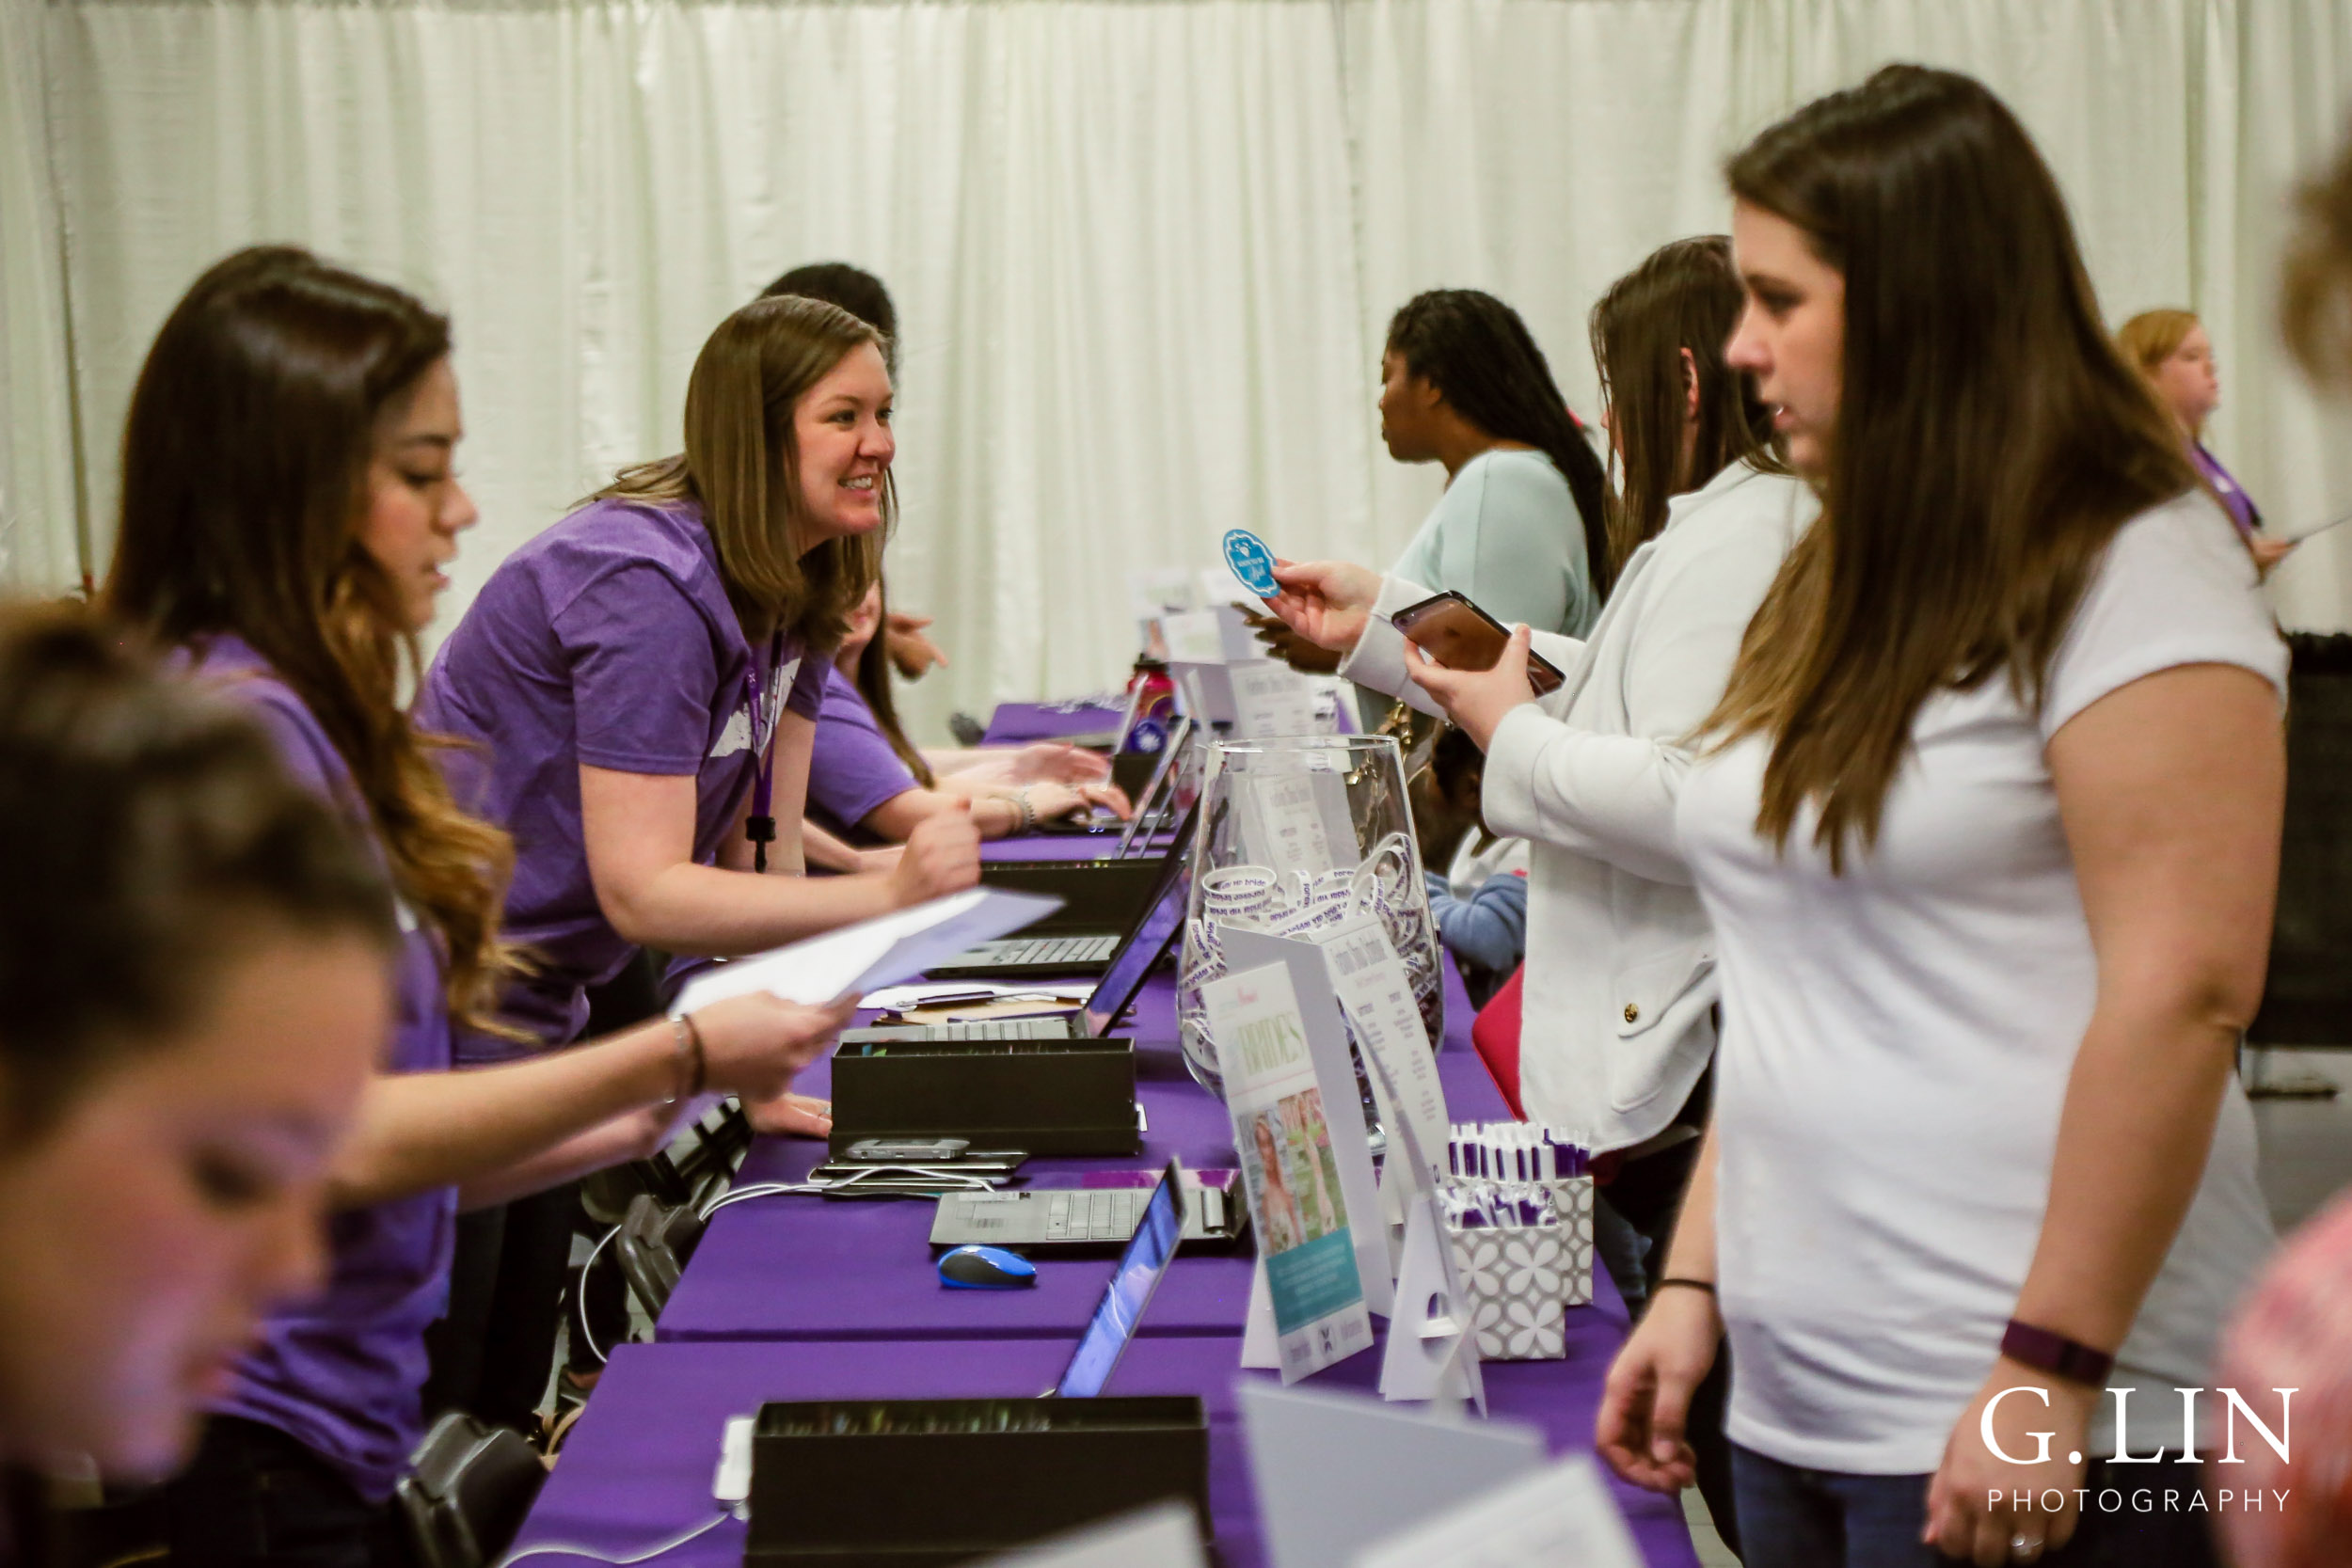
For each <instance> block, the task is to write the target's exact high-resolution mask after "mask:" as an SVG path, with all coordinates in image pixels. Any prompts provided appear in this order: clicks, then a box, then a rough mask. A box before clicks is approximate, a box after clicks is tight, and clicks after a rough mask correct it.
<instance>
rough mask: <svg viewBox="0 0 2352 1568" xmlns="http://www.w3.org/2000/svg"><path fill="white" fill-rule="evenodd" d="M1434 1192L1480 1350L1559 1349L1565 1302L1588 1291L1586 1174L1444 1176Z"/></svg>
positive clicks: (1582, 1301) (1491, 1357)
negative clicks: (1522, 1177)
mask: <svg viewBox="0 0 2352 1568" xmlns="http://www.w3.org/2000/svg"><path fill="white" fill-rule="evenodd" d="M1438 1205H1439V1209H1440V1212H1442V1213H1443V1214H1444V1215H1445V1228H1446V1237H1447V1239H1448V1240H1449V1241H1450V1242H1451V1243H1453V1246H1454V1267H1455V1269H1456V1270H1457V1271H1458V1272H1459V1273H1460V1275H1461V1277H1462V1286H1463V1289H1464V1290H1465V1291H1468V1292H1469V1294H1470V1303H1471V1313H1472V1318H1473V1321H1474V1322H1475V1323H1476V1324H1477V1328H1478V1354H1479V1357H1480V1359H1482V1360H1486V1361H1556V1360H1558V1359H1560V1358H1561V1357H1563V1356H1565V1354H1567V1308H1569V1307H1589V1306H1590V1305H1592V1300H1593V1179H1592V1178H1591V1177H1589V1176H1562V1177H1553V1178H1551V1179H1549V1180H1534V1181H1516V1180H1514V1181H1498V1180H1487V1179H1486V1178H1480V1177H1446V1178H1443V1179H1441V1180H1439V1181H1438Z"/></svg>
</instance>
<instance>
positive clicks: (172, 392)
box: [105, 246, 847, 1568]
mask: <svg viewBox="0 0 2352 1568" xmlns="http://www.w3.org/2000/svg"><path fill="white" fill-rule="evenodd" d="M460 435H461V427H460V422H459V419H458V409H457V387H456V381H455V379H454V377H453V375H452V373H451V370H450V362H449V325H448V323H447V321H446V320H445V319H443V318H442V317H440V316H437V315H435V314H433V313H432V312H431V311H428V310H426V309H424V308H423V307H422V306H421V305H420V304H418V303H417V301H416V300H414V299H412V298H411V297H409V296H408V295H407V294H405V293H401V292H400V291H398V290H396V289H391V288H388V287H386V286H384V285H382V284H378V283H375V282H372V281H370V280H369V279H367V278H363V277H357V276H354V275H353V274H350V273H347V272H343V271H341V270H339V269H336V268H333V267H329V266H326V265H325V264H324V263H322V262H320V261H317V260H315V259H314V258H312V257H311V256H310V255H309V254H308V253H306V252H303V251H300V250H295V249H291V248H287V247H279V246H272V247H261V248H256V249H252V250H246V251H242V252H240V253H238V254H236V255H234V256H231V257H230V258H229V259H228V260H226V261H222V262H220V263H219V264H218V265H216V266H215V267H214V268H213V269H212V270H211V271H210V272H208V273H206V274H205V275H204V276H203V277H201V278H199V279H198V280H197V283H196V284H195V286H194V287H193V288H192V289H190V291H189V292H188V294H187V296H186V297H185V298H184V299H183V300H182V301H181V303H180V304H179V306H178V307H177V308H176V309H174V310H173V311H172V313H171V316H170V317H169V319H167V321H166V322H165V324H164V326H163V330H162V331H161V332H160V333H159V334H158V336H157V338H156V341H155V344H154V347H153V348H152V349H151V351H150V353H149V355H148V359H147V363H146V365H145V367H144V368H143V369H142V370H141V372H140V375H139V380H138V384H137V387H136V388H135V390H134V392H133V394H132V400H131V410H130V416H129V420H128V423H127V427H126V429H125V433H124V438H123V477H122V497H121V526H120V533H119V538H118V540H117V543H116V546H115V551H114V566H113V571H112V574H111V576H110V577H109V578H108V581H107V584H106V592H105V599H106V603H107V606H108V608H109V609H110V610H113V611H114V612H115V613H116V614H117V615H118V616H119V617H120V618H121V619H122V620H123V621H124V622H126V623H127V624H129V625H131V626H135V627H137V628H139V629H140V630H142V631H144V632H145V633H147V634H149V635H150V636H151V637H152V638H154V640H155V641H157V642H158V643H159V644H161V645H163V646H166V647H168V648H173V649H176V650H179V654H180V657H181V658H182V659H183V661H184V663H185V665H186V666H187V667H188V668H189V669H190V670H191V672H192V673H193V675H194V677H195V678H196V679H199V680H200V681H202V682H204V683H205V684H206V685H208V686H212V687H215V688H216V689H220V690H222V691H225V692H227V693H228V694H230V696H232V697H234V698H236V699H238V700H239V701H241V702H242V703H244V704H246V705H248V706H249V707H250V709H251V710H252V711H253V712H254V713H255V714H256V715H257V716H258V717H259V718H260V719H261V720H262V723H263V726H264V727H265V728H266V729H268V730H269V731H270V732H271V734H272V736H273V737H274V738H275V739H276V741H277V743H278V751H279V753H280V756H281V758H282V760H283V761H284V762H285V764H286V765H287V767H288V768H290V770H292V771H293V772H294V775H295V776H296V777H297V778H298V779H300V780H301V781H303V782H305V783H307V784H309V785H310V788H311V789H312V790H313V791H314V792H315V793H316V794H318V795H319V796H321V797H322V798H324V799H325V800H327V801H328V802H330V803H331V804H333V805H334V806H336V807H337V808H338V809H339V810H340V811H341V812H342V814H343V815H344V816H345V817H346V819H347V820H348V821H349V822H350V823H351V825H352V827H353V829H354V830H355V831H356V832H358V834H359V835H360V836H361V837H362V839H363V840H364V841H365V843H366V844H367V845H368V846H369V847H370V853H371V855H372V857H373V858H375V859H376V860H378V861H379V862H380V863H381V864H382V866H383V869H384V870H385V872H386V873H387V874H388V876H389V879H390V881H391V884H392V887H393V889H394V891H395V893H396V894H397V895H398V898H399V908H400V916H401V918H400V925H401V928H402V931H403V933H404V936H403V942H402V950H401V955H400V961H399V964H398V966H397V969H396V972H395V976H394V995H393V1001H394V1004H395V1009H396V1010H395V1018H394V1025H393V1030H392V1035H391V1038H390V1040H389V1046H388V1050H387V1052H386V1058H387V1060H386V1067H387V1069H388V1070H387V1071H386V1072H384V1073H383V1074H382V1075H380V1076H378V1077H376V1078H375V1079H374V1080H373V1082H372V1083H371V1084H370V1085H369V1087H368V1090H367V1092H366V1095H365V1097H364V1099H363V1101H362V1103H361V1106H360V1113H359V1118H358V1127H357V1130H356V1132H355V1133H354V1135H353V1137H352V1138H351V1140H350V1142H349V1144H348V1145H347V1146H346V1148H344V1150H343V1152H342V1154H341V1155H340V1156H339V1157H338V1159H337V1160H336V1162H335V1164H334V1166H333V1168H332V1171H331V1172H330V1175H329V1178H328V1182H327V1187H328V1201H329V1203H330V1204H331V1206H332V1207H333V1208H334V1210H335V1211H336V1213H335V1217H334V1221H333V1227H332V1240H333V1250H334V1259H333V1272H332V1276H331V1278H330V1279H329V1281H328V1283H327V1287H326V1291H325V1292H324V1294H322V1295H321V1296H319V1297H318V1298H317V1299H315V1300H313V1301H310V1302H308V1303H306V1304H304V1305H303V1306H301V1307H298V1308H294V1309H292V1310H288V1311H282V1312H279V1313H278V1314H276V1315H275V1316H273V1317H272V1318H271V1320H270V1321H269V1323H268V1324H267V1325H266V1327H265V1329H264V1332H263V1336H262V1344H261V1346H260V1347H259V1348H258V1349H257V1350H255V1351H254V1352H253V1353H252V1354H249V1355H247V1356H246V1357H245V1358H244V1359H243V1360H242V1361H241V1362H240V1363H239V1364H238V1366H237V1368H236V1370H235V1372H234V1374H233V1376H232V1377H231V1378H230V1380H229V1381H228V1384H227V1386H226V1387H225V1388H224V1389H223V1390H222V1391H221V1392H220V1394H219V1396H218V1397H217V1398H216V1399H215V1400H214V1401H212V1402H211V1407H212V1409H213V1410H214V1412H215V1418H214V1419H213V1421H212V1422H211V1424H210V1426H209V1428H208V1430H207V1431H206V1433H205V1436H204V1440H203V1444H202V1447H201V1449H200V1451H199V1456H198V1459H197V1462H196V1465H195V1466H194V1468H193V1469H191V1470H190V1471H189V1472H188V1473H187V1474H186V1475H185V1476H183V1477H182V1478H181V1479H180V1480H179V1481H175V1482H173V1483H172V1484H170V1485H169V1486H167V1487H165V1488H163V1489H161V1491H160V1492H159V1493H157V1494H152V1495H150V1496H149V1497H144V1498H142V1499H139V1500H138V1501H137V1502H136V1503H135V1504H133V1505H130V1514H131V1517H130V1519H129V1520H128V1521H127V1522H126V1520H125V1519H124V1517H122V1516H118V1518H117V1520H116V1521H115V1523H117V1524H119V1525H122V1526H123V1527H124V1528H135V1529H139V1530H144V1531H146V1532H148V1533H149V1534H150V1536H151V1540H150V1541H149V1543H148V1544H157V1545H165V1546H167V1549H168V1551H169V1560H170V1561H171V1562H172V1563H174V1564H175V1565H176V1568H190V1565H192V1564H215V1563H217V1564H230V1563H235V1564H263V1563H289V1564H291V1563H295V1562H299V1563H301V1564H304V1565H306V1568H310V1565H314V1564H338V1565H340V1564H346V1563H347V1564H350V1565H352V1568H373V1564H376V1563H379V1562H391V1561H400V1560H403V1557H404V1554H403V1553H402V1551H401V1549H400V1547H399V1545H398V1544H397V1542H396V1540H395V1537H394V1522H393V1520H392V1518H391V1515H390V1512H389V1508H388V1506H387V1505H388V1501H389V1497H390V1495H391V1492H392V1488H393V1484H394V1482H395V1481H396V1480H397V1479H398V1477H399V1475H400V1473H401V1471H402V1469H403V1468H404V1467H405V1463H406V1460H407V1456H408V1454H409V1453H410V1452H411V1451H412V1450H413V1449H414V1448H415V1446H416V1444H417V1441H418V1439H419V1438H420V1436H421V1434H422V1413H421V1408H420V1401H419V1394H418V1390H419V1387H420V1386H421V1384H422V1382H423V1378H424V1362H425V1356H424V1347H423V1335H424V1330H425V1327H426V1325H427V1324H429V1323H431V1322H432V1321H433V1319H434V1318H435V1317H436V1316H437V1314H438V1312H439V1310H440V1307H441V1302H442V1299H443V1297H444V1296H445V1294H446V1292H447V1289H448V1282H449V1261H450V1243H451V1236H452V1233H453V1222H454V1219H455V1214H456V1211H457V1208H458V1206H459V1204H460V1202H461V1198H462V1199H463V1200H465V1201H469V1202H486V1201H494V1200H498V1199H501V1198H504V1197H507V1196H514V1195H516V1194H519V1193H524V1192H530V1191H532V1190H535V1189H537V1188H540V1187H545V1186H548V1185H549V1184H552V1183H555V1182H559V1181H562V1180H568V1179H569V1178H571V1177H573V1176H576V1175H578V1174H580V1172H581V1171H582V1170H585V1169H590V1168H594V1167H595V1166H596V1165H599V1164H606V1163H608V1162H610V1161H611V1160H612V1159H614V1158H616V1157H618V1158H625V1157H627V1155H628V1152H629V1151H631V1150H636V1151H642V1152H645V1153H650V1152H651V1151H652V1150H653V1149H655V1148H659V1147H660V1145H661V1144H662V1143H663V1142H665V1141H666V1140H667V1138H668V1136H669V1133H670V1132H671V1130H672V1128H673V1127H674V1125H675V1122H676V1120H677V1118H678V1117H679V1116H680V1115H682V1114H683V1113H684V1111H685V1108H686V1106H687V1104H688V1102H689V1101H691V1100H692V1099H693V1098H694V1097H695V1096H697V1095H699V1094H701V1093H703V1092H704V1091H706V1090H710V1091H722V1092H723V1091H733V1092H738V1093H741V1094H744V1095H748V1096H772V1095H775V1094H777V1093H778V1092H780V1091H781V1090H783V1089H784V1088H785V1087H787V1085H789V1083H790V1081H791V1075H792V1073H793V1072H794V1071H796V1070H797V1069H799V1068H800V1067H801V1066H803V1065H804V1064H805V1063H806V1062H808V1061H809V1060H811V1059H813V1058H814V1057H815V1056H816V1055H817V1054H818V1053H819V1052H821V1051H822V1050H823V1049H824V1047H825V1046H826V1044H827V1043H828V1042H829V1041H830V1039H831V1037H832V1036H833V1035H834V1033H835V1032H836V1031H837V1030H838V1028H839V1026H840V1024H841V1022H842V1021H843V1020H844V1019H845V1018H846V1017H847V1013H846V1011H845V1010H842V1009H814V1008H806V1007H799V1006H792V1005H791V1004H788V1003H785V1002H781V1001H778V1000H776V999H775V998H773V997H767V996H760V997H739V998H736V999H734V1000H733V1001H730V1002H726V1003H721V1004H718V1005H715V1006H710V1007H707V1008H705V1009H703V1010H702V1011H700V1012H699V1013H697V1014H695V1015H694V1016H693V1017H692V1018H691V1019H685V1020H680V1021H678V1022H676V1023H675V1024H673V1023H672V1022H670V1021H668V1020H657V1021H654V1022H649V1023H646V1024H644V1025H643V1026H641V1027H638V1028H635V1029H631V1030H628V1031H627V1032H625V1033H622V1034H619V1035H616V1036H613V1037H611V1038H609V1039H607V1040H604V1041H602V1042H600V1043H598V1044H597V1045H596V1046H595V1047H593V1048H590V1049H586V1050H581V1051H576V1052H567V1053H564V1054H562V1055H560V1056H543V1057H539V1058H536V1059H533V1060H530V1061H525V1062H517V1063H514V1064H512V1065H508V1066H503V1067H499V1068H494V1069H485V1070H482V1071H478V1072H468V1073H462V1074H458V1073H451V1072H449V1071H448V1070H447V1069H449V1067H450V1066H451V1052H450V1039H451V1030H452V1024H453V1022H456V1023H460V1024H463V1025H466V1026H468V1027H472V1028H497V1027H500V1025H498V1024H496V1023H495V1022H493V1021H492V1017H491V1006H490V1004H491V1001H492V998H493V996H494V995H495V993H496V990H497V988H498V987H499V986H500V984H501V982H502V981H503V980H504V979H506V978H507V976H509V975H510V974H512V973H513V972H514V966H515V960H514V958H513V956H512V949H511V948H510V947H509V946H508V945H507V944H506V943H505V942H504V941H503V940H502V939H501V936H500V934H499V930H498V910H499V902H500V895H501V886H500V884H501V880H502V877H503V871H504V867H505V864H506V863H507V857H508V855H509V853H510V851H509V847H508V843H507V839H506V835H505V834H504V833H502V832H500V831H498V830H497V829H495V828H493V827H491V826H489V825H487V824H485V823H483V822H480V821H478V820H476V819H474V818H472V817H470V816H467V815H465V814H464V813H463V812H461V811H460V810H459V809H458V808H457V806H456V805H455V804H454V803H453V800H452V799H451V796H450V793H449V789H448V786H447V785H446V784H444V783H443V781H442V779H441V775H440V773H439V771H438V770H437V768H436V767H435V765H434V761H433V758H432V756H431V754H430V753H429V752H428V750H427V746H428V742H427V740H426V739H425V737H424V736H421V734H420V733H419V732H418V730H417V729H416V727H415V726H414V725H413V724H412V723H411V722H410V721H409V720H408V718H407V717H406V716H405V714H403V713H402V712H401V710H400V707H399V705H398V704H397V701H396V698H395V692H396V690H397V687H398V682H399V678H400V674H401V672H402V669H403V660H404V657H405V658H406V659H408V660H409V661H411V667H413V660H414V657H415V635H416V633H417V632H418V631H419V630H420V629H421V628H422V627H423V626H425V624H426V623H427V622H428V621H430V620H431V618H432V615H433V606H434V601H435V599H436V597H437V595H438V594H439V593H440V591H441V590H442V589H443V588H444V587H446V586H448V579H447V578H445V577H444V576H443V575H442V572H441V568H442V567H444V566H446V565H447V564H448V563H449V562H450V560H451V558H452V557H453V555H454V554H455V553H456V546H457V535H458V533H459V532H460V531H463V530H465V529H467V528H469V527H471V526H472V524H473V522H474V517H475V514H474V509H473V503H472V501H471V500H470V499H468V497H467V495H466V493H465V491H464V490H463V489H462V488H461V487H460V486H459V485H458V483H457V481H456V479H455V477H454V476H453V472H452V469H451V461H452V456H453V451H454V449H455V447H456V445H457V442H458V439H459V436H460ZM746 1003H748V1004H749V1006H741V1004H746ZM152 1538H159V1539H152Z"/></svg>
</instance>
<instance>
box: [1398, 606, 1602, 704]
mask: <svg viewBox="0 0 2352 1568" xmlns="http://www.w3.org/2000/svg"><path fill="white" fill-rule="evenodd" d="M1389 623H1390V625H1391V626H1395V627H1396V629H1397V630H1399V631H1401V632H1403V633H1404V634H1405V635H1406V636H1407V637H1409V638H1411V639H1412V640H1413V641H1414V642H1415V643H1417V644H1418V645H1419V646H1420V647H1421V648H1422V650H1423V651H1424V652H1426V653H1428V654H1429V655H1430V656H1431V657H1434V658H1436V659H1437V661H1438V663H1439V664H1442V665H1444V666H1445V667H1446V668H1447V669H1449V670H1491V669H1493V668H1494V667H1495V661H1496V660H1497V659H1500V658H1501V657H1502V650H1503V648H1504V646H1505V645H1507V644H1508V643H1509V642H1510V641H1511V628H1510V627H1508V626H1504V625H1503V624H1502V622H1500V621H1498V620H1496V619H1495V618H1494V617H1493V616H1491V615H1489V614H1487V613H1486V611H1485V610H1481V609H1479V608H1478V607H1477V606H1476V605H1474V604H1472V603H1470V600H1468V599H1466V598H1464V597H1462V595H1461V594H1456V593H1454V592H1452V591H1451V590H1449V591H1447V592H1446V593H1443V594H1431V595H1430V596H1429V597H1428V598H1425V599H1423V600H1422V601H1421V602H1420V603H1418V604H1409V605H1406V607H1405V608H1404V609H1403V610H1398V611H1397V612H1396V613H1395V614H1394V615H1391V616H1390V617H1389ZM1566 678H1567V677H1566V676H1565V675H1563V674H1562V673H1560V667H1559V666H1558V665H1556V664H1554V663H1552V662H1551V661H1550V660H1549V659H1548V658H1546V657H1544V656H1543V655H1541V654H1539V653H1536V652H1535V651H1534V649H1532V648H1531V649H1529V650H1528V655H1527V684H1528V686H1529V687H1530V688H1531V689H1533V690H1534V693H1535V695H1536V696H1538V697H1549V696H1550V695H1551V694H1552V693H1553V692H1555V691H1557V690H1559V689H1560V684H1561V682H1562V681H1564V680H1565V679H1566Z"/></svg>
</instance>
